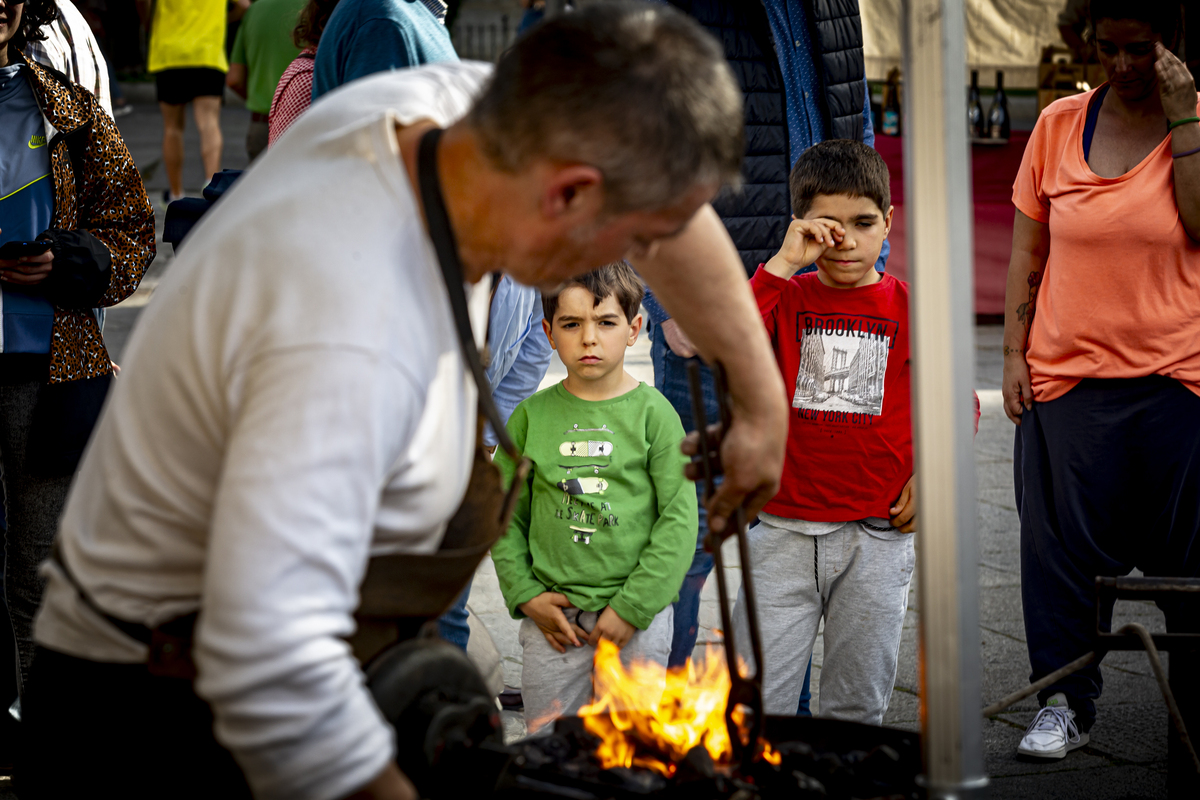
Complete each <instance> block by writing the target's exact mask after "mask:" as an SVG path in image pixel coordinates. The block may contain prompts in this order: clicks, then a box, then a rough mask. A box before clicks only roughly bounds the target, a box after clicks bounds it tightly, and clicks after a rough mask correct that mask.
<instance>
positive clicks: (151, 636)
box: [52, 128, 530, 679]
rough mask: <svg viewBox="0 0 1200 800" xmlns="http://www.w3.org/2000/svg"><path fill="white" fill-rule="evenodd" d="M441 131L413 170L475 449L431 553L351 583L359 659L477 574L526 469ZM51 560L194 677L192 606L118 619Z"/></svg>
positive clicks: (381, 561)
mask: <svg viewBox="0 0 1200 800" xmlns="http://www.w3.org/2000/svg"><path fill="white" fill-rule="evenodd" d="M441 135H442V131H441V129H437V128H435V129H433V130H431V131H429V132H428V133H426V134H425V135H424V136H423V137H422V139H421V142H420V148H419V152H418V159H417V174H418V180H419V183H420V191H421V201H422V205H423V207H424V211H425V219H426V225H427V227H428V230H429V236H430V239H431V240H432V241H433V245H434V249H435V251H436V253H437V256H438V261H439V263H440V265H441V269H442V276H443V278H444V279H445V283H446V290H447V292H448V293H449V297H450V306H451V308H452V309H453V312H454V322H455V329H456V333H457V334H458V341H459V345H460V347H461V349H462V356H463V360H464V361H465V362H466V365H467V367H468V368H469V369H470V371H471V375H472V377H473V379H474V381H475V385H476V388H477V389H478V394H479V412H480V413H479V414H478V415H477V418H476V425H475V455H474V459H473V460H472V464H471V477H470V481H469V482H468V484H467V491H466V495H465V496H464V498H463V500H462V503H461V504H460V505H459V507H458V510H457V511H455V513H454V515H453V516H452V517H451V518H450V520H449V522H448V523H447V526H446V532H445V535H444V536H443V537H442V542H441V545H440V546H439V547H438V549H437V551H436V552H434V553H430V554H427V555H412V554H400V555H385V556H376V557H374V558H372V559H370V561H369V562H368V564H367V571H366V576H365V577H364V578H363V582H362V584H361V586H360V587H359V598H360V599H359V606H358V610H357V611H356V612H355V614H354V617H355V621H356V622H357V630H356V631H355V633H354V634H353V635H352V636H351V637H350V638H349V642H350V644H351V647H352V648H353V651H354V655H355V657H356V658H358V660H359V661H360V663H363V664H366V663H367V662H368V661H370V660H371V659H372V658H374V657H375V656H376V655H378V654H379V653H380V652H381V651H382V650H384V649H385V648H386V647H388V646H389V645H391V644H394V643H396V642H399V641H403V640H405V639H410V638H412V637H414V636H416V635H417V633H418V632H419V631H420V628H421V626H422V625H424V624H425V623H427V622H429V621H431V620H433V619H436V618H437V617H438V616H440V615H441V614H442V613H444V612H445V611H446V610H448V609H449V608H450V606H451V605H452V604H453V603H454V601H455V600H456V599H457V598H458V595H459V594H460V593H461V592H462V590H463V588H464V587H466V585H467V582H468V581H469V580H470V579H471V577H472V576H473V575H474V574H475V569H476V567H478V566H479V562H480V561H482V560H483V557H484V556H485V555H486V554H487V552H488V550H489V549H490V548H491V546H492V545H493V544H494V543H495V542H496V540H497V539H499V538H500V537H501V536H502V535H503V534H504V532H505V531H506V530H508V523H509V520H510V519H511V518H512V513H513V509H514V508H515V506H516V500H517V498H518V497H519V496H520V492H521V488H522V487H523V486H524V484H525V481H526V478H527V476H528V474H529V468H530V464H529V461H528V459H525V458H523V457H522V456H521V454H520V453H519V452H518V451H517V448H516V446H515V445H514V444H513V441H512V439H511V438H510V437H509V436H508V431H507V430H506V429H505V427H504V423H503V421H502V420H501V419H500V414H499V412H498V411H497V410H496V406H495V403H494V402H493V401H492V393H491V388H490V385H489V383H488V380H487V377H486V375H485V374H484V366H483V359H482V357H481V356H480V353H479V350H478V348H477V347H476V346H475V337H474V333H473V331H472V328H471V320H470V316H469V314H468V309H467V299H466V293H465V291H464V289H463V277H462V266H461V263H460V262H459V259H458V248H457V245H456V244H455V241H454V232H453V230H452V229H451V227H450V220H449V217H448V215H447V213H446V206H445V202H444V201H443V198H442V191H441V186H440V184H439V181H438V177H437V169H436V157H437V146H438V141H439V140H440V138H441ZM485 419H486V420H487V421H488V422H490V423H491V425H492V429H493V430H494V431H495V433H496V436H497V439H498V440H499V446H500V447H502V448H504V451H505V452H506V453H507V454H508V455H509V456H510V457H511V458H512V459H513V461H514V462H515V463H516V464H517V468H516V471H515V473H514V475H513V481H512V484H511V486H510V487H509V489H508V491H507V492H506V491H505V490H504V487H503V485H502V483H501V477H500V471H499V470H498V469H497V468H496V467H495V465H494V464H492V460H491V458H490V457H489V455H488V453H487V451H486V450H485V449H484V445H483V422H484V420H485ZM52 558H53V559H55V560H56V561H57V562H58V565H59V567H60V568H61V570H62V572H63V574H64V575H65V576H66V578H67V579H68V580H69V581H70V582H71V584H72V585H73V586H74V587H75V590H76V592H77V593H78V594H79V597H80V599H81V600H82V601H83V603H84V604H85V605H87V606H88V607H89V608H90V609H91V610H92V611H94V612H95V613H96V614H98V615H100V616H101V617H103V618H104V619H105V620H107V621H108V622H109V623H110V624H112V625H113V626H114V627H116V628H117V629H119V630H121V631H122V632H123V633H125V634H126V635H127V636H129V637H131V638H133V639H136V640H137V641H140V642H143V643H144V644H146V645H148V646H149V648H150V656H149V659H148V662H147V666H148V667H149V670H150V673H151V674H152V675H155V676H161V677H169V678H185V679H192V678H195V676H196V667H195V663H194V662H193V660H192V640H193V634H194V630H195V625H196V619H197V617H198V615H199V612H198V611H197V612H193V613H190V614H186V615H184V616H181V617H177V618H175V619H171V620H168V621H167V622H164V623H163V624H161V625H159V626H157V627H155V628H150V627H148V626H146V625H142V624H139V623H134V622H129V621H127V620H122V619H119V618H117V617H114V616H112V615H110V614H108V613H106V612H105V611H103V610H102V609H101V608H100V607H99V606H97V605H96V603H95V602H94V601H93V600H92V598H91V597H90V595H89V594H88V593H87V591H86V590H85V589H84V588H83V587H82V585H80V583H79V582H78V581H77V580H76V579H75V576H74V575H73V574H72V573H71V571H70V570H69V569H68V567H67V565H66V561H65V559H64V558H63V554H62V552H61V551H60V550H59V548H58V547H57V546H56V547H55V549H54V552H53V555H52Z"/></svg>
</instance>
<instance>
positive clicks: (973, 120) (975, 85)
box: [967, 69, 987, 139]
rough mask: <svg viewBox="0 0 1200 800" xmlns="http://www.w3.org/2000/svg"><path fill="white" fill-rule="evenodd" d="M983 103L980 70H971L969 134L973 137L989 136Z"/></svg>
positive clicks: (968, 98)
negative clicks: (980, 93) (980, 95)
mask: <svg viewBox="0 0 1200 800" xmlns="http://www.w3.org/2000/svg"><path fill="white" fill-rule="evenodd" d="M984 119H986V118H985V117H984V116H983V103H981V102H979V70H977V69H973V70H971V93H970V94H969V95H967V136H969V137H970V138H972V139H984V138H986V137H987V126H986V125H985V124H984Z"/></svg>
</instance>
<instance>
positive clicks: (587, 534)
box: [571, 525, 596, 544]
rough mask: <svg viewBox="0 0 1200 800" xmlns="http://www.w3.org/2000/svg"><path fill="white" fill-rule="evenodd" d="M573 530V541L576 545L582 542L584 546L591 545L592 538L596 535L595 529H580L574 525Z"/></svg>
mask: <svg viewBox="0 0 1200 800" xmlns="http://www.w3.org/2000/svg"><path fill="white" fill-rule="evenodd" d="M571 530H572V531H574V534H573V535H572V536H571V541H573V542H575V544H579V542H580V541H582V542H583V543H584V544H591V543H592V536H593V535H594V534H595V533H596V529H595V528H578V527H576V526H574V525H572V526H571Z"/></svg>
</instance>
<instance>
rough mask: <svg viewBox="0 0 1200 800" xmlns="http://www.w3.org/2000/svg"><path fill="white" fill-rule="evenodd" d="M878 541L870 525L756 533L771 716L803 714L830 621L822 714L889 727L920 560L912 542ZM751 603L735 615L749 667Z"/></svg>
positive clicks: (753, 550) (762, 528)
mask: <svg viewBox="0 0 1200 800" xmlns="http://www.w3.org/2000/svg"><path fill="white" fill-rule="evenodd" d="M884 535H885V536H889V535H890V536H891V537H896V538H891V539H884V538H878V537H876V536H873V535H872V534H871V533H869V532H868V529H867V528H866V527H865V526H864V525H863V524H862V523H860V522H847V523H846V524H845V525H843V526H842V527H840V528H838V529H837V530H835V531H833V532H832V533H827V534H823V535H820V536H808V535H805V534H802V533H797V532H794V531H790V530H785V529H783V528H779V527H776V526H774V525H771V524H770V523H769V522H766V521H761V522H759V524H758V525H757V526H756V527H754V528H753V529H751V530H750V532H749V536H750V542H749V543H750V559H751V564H752V565H753V568H754V588H755V590H756V591H757V594H758V624H759V627H760V628H761V632H762V645H763V661H764V662H765V663H764V664H763V709H764V711H765V712H766V713H767V714H786V715H793V714H795V713H796V705H797V703H798V702H799V700H800V691H801V689H802V687H803V685H804V672H805V669H806V668H807V667H808V660H809V658H810V657H811V655H812V649H813V643H814V642H815V641H816V638H817V628H818V626H819V624H820V622H821V617H822V615H823V616H824V617H825V661H824V663H823V664H822V665H821V681H820V691H819V708H820V716H822V717H832V718H834V719H844V720H850V721H853V722H864V723H867V724H870V725H879V724H881V723H882V722H883V715H884V713H885V712H886V711H887V707H888V701H889V700H890V699H891V694H892V686H893V685H894V684H895V682H896V659H897V657H898V656H899V653H900V630H901V628H902V627H903V625H904V614H905V611H907V609H908V584H909V580H910V579H911V578H912V572H913V566H914V565H915V563H916V555H915V553H914V551H913V537H912V536H911V535H905V534H898V533H889V534H884ZM745 604H746V596H745V592H744V590H739V592H738V599H737V606H736V607H735V610H734V633H735V634H736V637H737V643H738V650H739V653H741V654H742V658H744V659H745V660H746V663H747V665H749V664H753V656H752V655H750V636H749V633H748V632H747V627H748V625H747V622H746V611H745Z"/></svg>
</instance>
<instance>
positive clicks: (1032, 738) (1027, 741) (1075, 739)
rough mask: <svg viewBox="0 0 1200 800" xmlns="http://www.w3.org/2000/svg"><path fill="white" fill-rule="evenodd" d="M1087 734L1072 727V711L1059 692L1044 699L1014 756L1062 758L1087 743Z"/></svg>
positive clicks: (1073, 721)
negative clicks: (1041, 707)
mask: <svg viewBox="0 0 1200 800" xmlns="http://www.w3.org/2000/svg"><path fill="white" fill-rule="evenodd" d="M1088 738H1089V737H1088V735H1087V734H1086V733H1080V732H1079V728H1078V727H1076V725H1075V712H1074V711H1072V710H1071V709H1070V708H1068V707H1067V696H1066V695H1065V694H1063V693H1062V692H1059V693H1058V694H1055V695H1052V696H1051V697H1050V698H1049V699H1048V700H1046V706H1045V708H1043V709H1042V710H1041V711H1039V712H1038V713H1037V716H1036V717H1034V718H1033V722H1032V723H1030V725H1029V727H1028V728H1027V729H1026V730H1025V736H1024V737H1023V738H1022V739H1021V743H1020V744H1019V745H1017V755H1019V756H1026V757H1029V758H1063V757H1064V756H1066V754H1067V753H1069V752H1071V751H1072V750H1075V749H1077V748H1080V747H1083V746H1084V745H1085V744H1087V743H1088Z"/></svg>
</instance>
